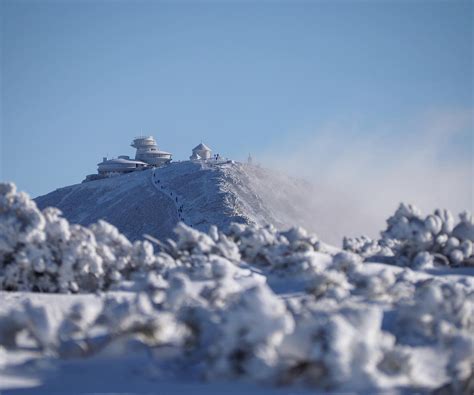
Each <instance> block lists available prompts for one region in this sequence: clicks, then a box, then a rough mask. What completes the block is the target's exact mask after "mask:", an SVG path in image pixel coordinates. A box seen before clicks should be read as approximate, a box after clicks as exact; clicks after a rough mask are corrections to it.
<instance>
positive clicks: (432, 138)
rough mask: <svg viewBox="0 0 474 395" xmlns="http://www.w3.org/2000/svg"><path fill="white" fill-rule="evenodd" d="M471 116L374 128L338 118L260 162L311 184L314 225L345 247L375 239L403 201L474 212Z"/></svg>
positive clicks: (449, 113)
mask: <svg viewBox="0 0 474 395" xmlns="http://www.w3.org/2000/svg"><path fill="white" fill-rule="evenodd" d="M472 117H473V111H472V109H467V110H462V109H460V110H446V111H432V112H429V113H425V114H422V115H421V116H418V117H417V118H416V119H412V120H410V121H408V122H403V123H402V122H396V123H395V122H392V123H388V122H387V123H386V124H384V125H380V124H379V125H376V126H372V127H366V126H363V124H362V123H361V122H360V121H354V120H343V121H337V122H332V123H328V124H325V125H322V126H321V127H318V128H316V129H315V130H316V131H315V132H314V133H310V134H307V135H306V137H303V138H302V137H301V136H299V137H298V138H296V137H295V136H291V135H289V136H288V137H287V138H286V139H285V140H284V141H281V142H279V143H278V144H275V145H273V146H271V147H268V148H267V149H266V150H265V151H264V152H261V153H259V155H258V159H259V160H260V162H261V163H262V164H263V165H265V166H268V167H270V168H276V169H278V170H281V171H283V172H286V173H289V174H292V175H296V176H299V177H302V178H305V179H307V180H309V181H311V182H312V184H313V186H314V192H313V194H312V196H311V197H310V198H308V201H307V202H306V204H307V205H308V207H307V211H308V212H309V213H311V223H312V224H313V226H312V228H313V229H312V230H313V231H316V232H317V233H318V234H319V235H320V236H321V237H322V238H323V239H326V240H330V241H331V242H333V243H337V244H340V241H341V239H342V237H343V236H344V235H347V236H356V235H360V234H368V235H370V236H372V237H374V236H376V235H377V233H378V232H379V231H380V230H382V229H383V228H384V226H385V219H386V218H388V216H389V215H391V214H392V213H393V212H394V210H395V209H396V207H397V206H398V204H399V203H400V202H402V201H403V202H408V203H412V204H415V205H416V206H418V207H419V208H420V209H422V210H423V211H424V212H428V211H432V210H433V209H435V208H437V207H442V208H448V209H450V210H452V211H453V212H455V213H458V212H460V211H462V210H464V209H469V210H470V211H472V210H473V207H472V205H473V175H474V174H473V173H474V172H473V155H474V154H473V118H472Z"/></svg>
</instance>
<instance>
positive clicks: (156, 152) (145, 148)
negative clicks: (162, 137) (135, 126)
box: [131, 136, 171, 166]
mask: <svg viewBox="0 0 474 395" xmlns="http://www.w3.org/2000/svg"><path fill="white" fill-rule="evenodd" d="M131 146H132V147H133V148H136V149H137V153H136V154H135V160H137V161H142V162H145V163H148V164H149V165H151V166H162V165H165V164H167V163H169V162H171V154H170V153H169V152H166V151H160V149H159V148H158V146H157V145H156V141H155V139H154V138H153V136H140V137H136V138H135V139H134V140H133V142H132V144H131Z"/></svg>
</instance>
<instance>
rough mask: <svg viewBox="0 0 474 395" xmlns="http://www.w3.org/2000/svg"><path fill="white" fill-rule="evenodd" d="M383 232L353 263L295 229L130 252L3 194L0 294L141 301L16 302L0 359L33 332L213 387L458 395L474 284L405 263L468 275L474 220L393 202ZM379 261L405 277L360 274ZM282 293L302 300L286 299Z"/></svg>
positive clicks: (93, 230) (34, 337)
mask: <svg viewBox="0 0 474 395" xmlns="http://www.w3.org/2000/svg"><path fill="white" fill-rule="evenodd" d="M388 224H389V226H388V228H387V230H386V231H385V232H383V236H382V239H381V240H380V241H379V242H369V241H368V240H366V239H364V240H362V239H361V240H346V242H345V247H346V249H351V250H352V252H351V251H338V250H336V249H334V248H329V247H327V246H326V245H325V244H324V243H322V242H321V241H319V240H318V238H317V237H316V236H314V235H311V234H308V233H307V232H305V231H304V230H303V229H300V228H293V229H290V230H288V231H286V232H281V231H277V230H275V229H274V228H272V227H257V226H248V225H241V224H234V225H232V226H231V227H230V229H229V230H228V231H227V232H225V233H223V232H221V231H219V230H218V229H217V228H216V227H211V229H210V230H209V232H208V233H203V232H200V231H198V230H195V229H192V228H190V227H187V226H185V225H184V224H179V225H178V227H177V228H176V234H177V238H176V241H171V240H168V241H158V240H153V239H152V238H149V240H151V241H137V242H135V243H133V244H132V243H130V242H129V241H128V240H127V239H126V238H125V237H124V236H122V235H121V234H120V233H119V232H118V231H117V229H116V228H114V227H113V226H111V225H109V224H107V223H105V222H99V223H97V224H94V225H91V226H90V227H88V228H85V227H82V226H79V225H71V224H69V223H68V222H67V221H66V220H64V219H63V218H62V217H61V215H60V212H59V211H58V210H56V209H51V208H49V209H45V210H44V211H43V212H41V211H39V210H38V209H37V208H36V205H35V204H34V202H32V201H31V200H30V199H29V198H28V196H27V195H25V194H23V193H21V192H20V193H19V192H17V191H16V188H15V186H14V185H12V184H0V288H1V289H4V290H32V291H42V292H63V293H67V292H72V293H80V292H84V293H85V292H91V291H105V290H113V289H119V288H120V287H122V289H123V287H124V286H125V285H126V284H130V283H133V284H135V286H136V288H135V289H137V291H136V292H135V293H134V296H133V297H128V298H127V297H124V296H123V295H122V296H121V295H120V294H118V293H114V292H107V293H104V294H103V296H101V302H100V303H99V304H98V305H91V304H88V303H85V302H78V303H76V304H75V305H73V306H72V307H71V308H70V309H67V310H66V312H64V313H63V314H62V315H60V316H59V317H57V316H56V317H55V318H54V319H53V318H52V317H51V316H50V314H49V313H48V310H47V309H46V308H45V306H41V305H39V304H35V303H32V302H25V303H24V304H22V305H21V306H20V307H16V308H13V309H12V310H11V311H6V312H5V313H4V314H3V315H1V316H0V348H1V347H4V348H5V349H7V350H10V351H11V350H13V351H14V350H16V349H18V348H19V347H21V341H23V340H24V339H25V334H26V335H27V336H26V337H27V338H29V339H30V341H31V342H33V344H34V345H35V346H36V348H37V349H38V350H39V353H40V355H47V356H48V357H51V356H54V357H56V358H74V357H85V356H93V355H96V354H101V353H108V354H109V355H110V354H114V353H115V354H117V353H122V354H124V353H127V352H130V350H133V349H136V348H146V349H148V350H150V351H151V355H152V356H153V358H152V359H151V360H150V363H151V364H154V365H156V366H164V365H166V366H167V367H168V369H172V370H173V371H174V373H175V374H176V375H185V376H187V375H188V373H189V374H190V375H191V376H192V377H201V378H202V379H207V380H213V379H233V380H234V379H241V380H251V381H256V382H261V383H266V384H269V385H306V386H310V387H312V388H317V389H320V390H323V391H331V390H336V391H344V390H350V391H359V392H367V391H371V392H374V391H375V392H379V391H384V390H387V389H404V388H405V389H407V388H409V389H416V388H419V389H433V388H441V387H444V389H446V391H448V392H451V393H463V392H466V393H467V391H470V390H472V385H473V383H472V377H473V376H472V355H473V353H474V349H473V344H474V335H473V333H474V318H473V317H474V282H473V281H472V278H470V277H467V276H456V275H455V273H453V275H452V276H433V275H430V274H428V273H426V272H422V271H414V270H412V269H411V268H409V267H405V266H408V265H411V264H412V263H411V262H415V261H418V260H420V259H421V258H420V257H422V256H424V255H423V254H428V255H429V257H431V259H432V262H433V264H436V263H437V262H438V260H441V261H442V262H444V263H445V264H450V265H453V266H454V265H469V264H472V247H470V246H471V244H470V243H471V242H472V229H473V225H472V220H471V219H470V218H469V217H468V215H463V216H462V217H461V222H460V223H459V224H458V225H456V226H455V225H454V221H453V219H452V217H451V216H450V215H449V214H448V213H447V212H444V211H437V212H436V213H435V215H434V216H430V217H428V218H426V219H423V218H422V217H421V216H420V214H419V213H418V212H417V211H416V210H415V209H414V208H412V207H409V206H402V207H401V208H400V209H399V210H398V211H397V213H396V214H395V215H394V216H393V217H391V218H390V219H389V220H388ZM444 238H446V240H445V241H442V240H444ZM454 239H456V240H457V241H456V242H455V241H454ZM450 240H451V241H450ZM468 242H469V243H468ZM369 244H370V245H369ZM469 248H471V250H469ZM456 251H459V253H460V254H462V259H461V258H459V259H458V258H456V257H455V256H456V255H459V253H458V252H456ZM376 255H384V256H388V257H392V258H393V259H395V260H396V262H399V264H400V266H401V267H397V266H394V265H386V264H380V263H367V262H364V259H365V258H367V257H373V256H376ZM441 256H442V257H443V258H440V257H441ZM453 256H454V258H453ZM426 259H428V258H426ZM416 265H417V266H420V265H418V264H416ZM422 266H426V265H422ZM282 282H283V283H284V284H285V285H286V286H287V287H289V288H291V285H292V284H296V285H295V286H296V288H298V289H297V292H286V293H285V292H283V294H282V293H281V292H279V291H278V290H277V289H279V287H281V283H282ZM275 284H277V285H275ZM433 359H436V363H434V362H430V363H431V365H429V366H426V361H432V360H433ZM170 367H171V368H170Z"/></svg>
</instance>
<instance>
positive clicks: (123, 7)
mask: <svg viewBox="0 0 474 395" xmlns="http://www.w3.org/2000/svg"><path fill="white" fill-rule="evenodd" d="M473 18H474V15H473V5H472V2H470V1H467V2H459V1H446V2H436V1H435V2H433V1H400V2H395V1H393V2H392V1H379V2H376V1H371V2H359V1H335V2H319V1H313V2H289V1H288V2H272V1H265V2H263V1H261V2H251V1H245V2H244V1H239V2H227V1H215V2H182V1H178V2H159V1H154V2H146V1H128V2H119V1H62V2H59V1H58V2H48V1H22V0H15V1H8V0H6V1H5V0H2V1H1V23H2V26H1V33H2V37H1V40H2V41H1V50H2V61H1V66H2V68H1V77H2V87H1V94H2V103H1V104H2V107H1V127H2V129H1V132H2V136H1V137H2V138H1V140H0V144H1V174H0V177H1V179H2V180H10V181H14V182H16V183H17V185H18V186H19V188H21V189H23V190H26V191H27V192H28V193H30V194H31V195H33V196H36V195H39V194H43V193H46V192H49V191H50V190H52V189H55V188H58V187H61V186H65V185H70V184H74V183H77V182H80V181H81V180H82V179H83V178H84V176H85V175H86V174H89V173H94V172H95V171H96V164H97V163H98V162H99V161H100V160H101V158H102V156H105V155H108V156H109V157H111V156H117V155H119V154H133V150H132V148H131V147H130V146H129V144H130V142H131V140H132V138H133V137H134V136H135V135H140V134H152V135H154V136H155V138H156V139H157V141H158V143H159V146H160V148H162V149H164V150H167V151H170V152H172V153H173V154H174V158H175V159H184V158H187V157H188V156H189V154H190V150H191V148H192V147H193V146H195V145H196V144H198V143H199V142H200V141H201V140H202V141H204V142H205V143H206V144H208V145H209V146H211V148H213V149H214V150H215V151H216V152H220V153H221V154H222V155H224V156H228V157H232V158H236V159H244V158H245V157H246V156H247V154H248V152H253V153H257V154H258V152H260V151H265V149H266V147H267V146H269V145H272V144H275V143H278V141H279V140H282V141H283V140H284V139H288V138H289V136H291V139H293V140H295V141H304V139H305V138H307V137H308V134H311V133H318V131H317V125H321V124H324V123H327V122H331V121H332V120H334V119H341V117H342V118H344V119H351V117H355V118H357V119H358V120H359V121H361V122H362V124H363V125H366V126H367V136H366V135H365V134H364V132H363V131H362V132H361V133H360V135H359V137H358V138H360V139H362V140H363V139H364V138H366V137H369V134H370V133H374V125H380V124H386V123H390V122H394V123H395V124H403V123H404V122H405V121H406V122H408V121H409V120H410V119H413V118H414V117H416V116H418V115H419V114H423V113H427V112H428V113H429V112H430V111H436V110H437V109H443V110H444V109H453V110H454V111H457V110H460V111H464V110H467V111H470V110H471V109H472V107H473V77H472V70H473V55H472V53H473V20H474V19H473ZM397 133H399V135H400V139H403V138H404V133H413V132H412V131H410V132H408V131H404V130H399V131H397ZM450 155H453V156H469V155H472V123H471V125H470V126H469V127H466V128H465V131H464V132H463V133H462V134H461V136H460V137H459V139H458V141H456V142H454V146H453V149H452V150H451V153H450ZM394 160H396V156H394Z"/></svg>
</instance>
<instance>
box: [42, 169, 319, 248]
mask: <svg viewBox="0 0 474 395" xmlns="http://www.w3.org/2000/svg"><path fill="white" fill-rule="evenodd" d="M310 194H311V186H310V185H309V184H307V183H305V182H304V181H301V180H296V179H292V178H290V177H287V176H285V175H283V174H279V173H276V172H272V171H269V170H267V169H263V168H261V167H259V166H252V165H247V164H241V163H235V162H231V161H228V162H216V163H212V162H211V163H210V162H208V163H196V162H178V163H173V164H171V165H170V166H167V167H163V168H159V169H155V170H146V171H142V172H136V173H132V174H128V175H124V176H119V177H115V178H109V179H104V180H98V181H91V182H87V183H83V184H77V185H72V186H68V187H65V188H61V189H57V190H56V191H53V192H51V193H49V194H47V195H44V196H40V197H37V198H36V199H35V201H36V203H37V204H38V206H39V207H40V208H41V209H43V208H45V207H48V206H53V207H57V208H59V209H60V210H61V211H62V212H63V214H64V216H65V217H66V218H67V219H68V220H69V221H70V222H72V223H78V224H81V225H89V224H91V223H94V222H97V220H99V219H105V220H106V221H108V222H110V223H111V224H113V225H115V226H117V227H118V228H119V230H120V231H121V232H122V233H124V234H125V235H126V236H127V237H128V238H129V239H131V240H137V239H141V238H143V234H150V235H153V236H155V237H157V238H160V239H162V238H166V237H172V236H173V233H172V229H173V227H174V226H175V225H176V223H177V222H178V221H179V220H182V221H184V222H185V223H186V224H188V225H190V226H192V227H194V228H197V229H199V230H204V231H207V230H208V229H209V226H210V225H212V224H215V225H217V226H218V227H219V228H222V229H226V228H227V227H228V226H229V225H230V223H232V222H239V223H255V224H258V225H265V224H272V225H274V226H276V227H277V228H287V227H289V226H294V225H302V226H305V227H306V228H308V229H310V230H313V231H314V230H315V229H311V224H310V223H309V222H310V221H309V218H308V216H307V215H306V212H305V211H306V209H305V207H306V205H305V201H307V196H309V195H310Z"/></svg>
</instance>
